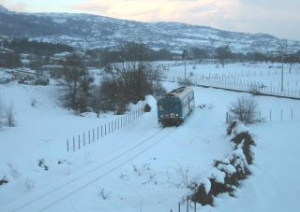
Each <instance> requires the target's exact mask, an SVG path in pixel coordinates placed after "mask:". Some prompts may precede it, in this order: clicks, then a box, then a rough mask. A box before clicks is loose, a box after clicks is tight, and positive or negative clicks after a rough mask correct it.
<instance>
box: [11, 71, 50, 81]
mask: <svg viewBox="0 0 300 212" xmlns="http://www.w3.org/2000/svg"><path fill="white" fill-rule="evenodd" d="M9 73H10V74H11V75H13V76H14V78H15V79H16V80H18V82H19V83H24V84H31V85H40V84H41V85H47V84H48V83H49V79H48V78H47V77H45V76H44V75H43V74H39V73H36V72H35V71H33V70H30V69H24V68H23V69H14V70H12V71H9Z"/></svg>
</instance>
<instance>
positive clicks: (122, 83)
mask: <svg viewBox="0 0 300 212" xmlns="http://www.w3.org/2000/svg"><path fill="white" fill-rule="evenodd" d="M148 52H149V49H148V48H147V47H146V46H145V45H143V44H137V43H127V44H124V45H121V46H120V55H119V58H120V61H119V62H118V63H114V64H111V65H110V66H108V67H107V68H106V75H105V76H104V77H103V81H102V85H101V89H100V92H101V95H102V103H103V105H104V106H105V107H106V109H113V110H117V111H118V112H119V113H122V112H124V111H125V108H126V105H127V104H128V103H129V102H133V103H136V102H138V101H139V100H143V99H144V98H145V95H147V94H158V93H159V92H163V91H162V90H163V89H162V86H161V85H160V77H161V74H160V72H159V71H158V70H155V69H153V67H152V66H151V63H150V62H149V61H148Z"/></svg>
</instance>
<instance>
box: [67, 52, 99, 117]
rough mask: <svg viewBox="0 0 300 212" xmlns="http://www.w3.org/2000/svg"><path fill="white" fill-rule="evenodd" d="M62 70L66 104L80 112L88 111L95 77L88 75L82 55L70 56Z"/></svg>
mask: <svg viewBox="0 0 300 212" xmlns="http://www.w3.org/2000/svg"><path fill="white" fill-rule="evenodd" d="M62 71H63V81H62V85H63V86H64V88H65V90H66V93H65V103H66V106H67V107H70V108H72V109H73V110H79V111H80V112H84V111H86V109H87V106H88V97H90V93H89V92H90V88H91V83H92V82H93V79H92V78H91V77H90V76H89V75H88V72H87V70H86V68H85V65H84V63H83V61H82V59H81V58H80V56H79V55H77V54H73V55H71V56H70V57H68V58H67V59H66V61H65V62H64V64H63V70H62Z"/></svg>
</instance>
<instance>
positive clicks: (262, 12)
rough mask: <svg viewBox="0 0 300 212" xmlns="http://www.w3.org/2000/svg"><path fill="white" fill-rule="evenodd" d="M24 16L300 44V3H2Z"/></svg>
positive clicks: (289, 0) (97, 0) (29, 0)
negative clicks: (178, 26) (115, 21)
mask: <svg viewBox="0 0 300 212" xmlns="http://www.w3.org/2000/svg"><path fill="white" fill-rule="evenodd" d="M0 4H2V5H3V6H5V7H6V8H8V9H10V10H14V11H22V12H81V13H92V14H98V15H103V16H109V17H114V18H120V19H129V20H136V21H144V22H157V21H175V22H183V23H189V24H194V25H204V26H211V27H215V28H219V29H225V30H229V31H238V32H250V33H268V34H272V35H275V36H277V37H279V38H288V39H296V40H300V0H26V1H25V0H0Z"/></svg>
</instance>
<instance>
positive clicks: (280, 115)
mask: <svg viewBox="0 0 300 212" xmlns="http://www.w3.org/2000/svg"><path fill="white" fill-rule="evenodd" d="M280 117H281V121H282V109H281V114H280Z"/></svg>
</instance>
